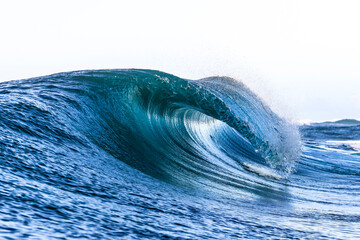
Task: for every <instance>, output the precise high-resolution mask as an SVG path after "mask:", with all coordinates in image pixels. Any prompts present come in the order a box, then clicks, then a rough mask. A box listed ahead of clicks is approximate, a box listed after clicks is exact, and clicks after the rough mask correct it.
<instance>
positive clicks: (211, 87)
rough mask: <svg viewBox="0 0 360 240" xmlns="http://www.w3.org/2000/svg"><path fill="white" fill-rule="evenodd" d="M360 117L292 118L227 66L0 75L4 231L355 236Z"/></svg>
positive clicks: (4, 234)
mask: <svg viewBox="0 0 360 240" xmlns="http://www.w3.org/2000/svg"><path fill="white" fill-rule="evenodd" d="M359 153H360V124H359V123H358V122H356V121H343V122H339V123H323V124H312V125H308V126H301V127H300V131H298V128H297V127H296V126H293V125H291V124H289V123H287V122H286V121H285V120H283V119H281V118H279V117H278V116H277V115H276V114H274V113H273V112H272V111H271V110H270V109H269V108H268V107H267V106H266V104H265V103H263V102H262V101H261V100H260V99H259V98H258V97H257V96H256V95H254V94H253V93H252V92H251V91H250V90H249V89H248V88H247V87H246V86H244V85H243V84H241V83H240V82H237V81H235V80H233V79H230V78H223V77H213V78H207V79H201V80H197V81H191V80H185V79H181V78H178V77H175V76H173V75H169V74H165V73H162V72H158V71H151V70H97V71H78V72H71V73H60V74H55V75H50V76H45V77H38V78H33V79H27V80H20V81H10V82H5V83H0V164H1V168H0V237H1V238H5V239H6V238H7V239H26V238H30V239H32V238H35V239H36V238H45V239H47V238H49V239H62V238H66V239H71V238H80V239H81V238H91V239H162V238H170V239H239V238H243V239H287V238H291V239H357V238H360V154H359Z"/></svg>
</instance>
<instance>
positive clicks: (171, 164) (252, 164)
mask: <svg viewBox="0 0 360 240" xmlns="http://www.w3.org/2000/svg"><path fill="white" fill-rule="evenodd" d="M27 85H31V94H32V96H34V95H36V100H37V101H36V102H33V103H32V105H35V106H32V107H35V108H36V111H38V112H40V113H41V112H46V113H49V114H50V115H52V118H53V119H57V120H56V122H57V125H56V126H53V127H49V124H51V123H52V121H49V122H48V123H43V124H44V125H45V126H48V127H49V129H48V131H49V132H48V133H46V132H44V133H43V135H49V134H50V131H54V129H57V128H59V125H58V123H59V122H61V123H62V124H61V125H64V126H67V127H69V126H71V127H72V129H73V130H68V132H69V133H68V134H69V135H71V136H68V138H69V139H73V138H74V137H73V135H74V132H77V135H78V136H80V137H79V138H83V137H84V136H85V137H86V138H88V139H90V140H91V141H92V142H95V143H96V144H97V145H98V146H100V147H101V148H102V149H105V150H106V151H107V152H108V153H110V154H111V155H113V156H115V157H116V158H118V159H120V160H121V161H123V162H125V163H127V164H128V165H130V166H132V167H134V168H136V169H139V170H141V171H142V172H144V173H146V174H148V175H151V176H153V177H156V178H158V179H161V180H163V181H167V182H170V183H173V184H180V185H185V186H190V187H191V186H197V185H199V184H200V185H206V186H211V187H213V188H216V189H221V190H224V189H226V188H228V187H229V186H231V187H235V188H238V189H245V190H246V191H247V192H249V191H250V192H251V191H254V192H258V190H259V187H260V188H262V189H263V188H264V187H265V188H268V187H270V186H269V184H270V183H269V182H268V181H267V178H281V177H284V176H287V175H288V174H289V173H290V172H291V170H292V168H293V166H294V162H295V161H296V160H297V159H298V157H299V154H300V140H299V134H298V132H297V129H296V128H295V127H293V126H292V125H290V124H289V123H287V122H286V121H284V120H283V119H281V118H279V117H278V116H277V115H276V114H274V113H273V112H272V111H271V110H270V108H269V107H267V106H266V105H265V104H264V103H263V102H262V101H261V100H260V99H259V98H258V97H257V96H256V95H255V94H254V93H252V92H251V91H250V90H249V89H248V88H247V87H246V86H244V85H243V84H242V83H240V82H238V81H235V80H233V79H231V78H227V77H211V78H205V79H201V80H197V81H192V80H185V79H181V78H178V77H175V76H173V75H170V74H166V73H163V72H159V71H153V70H97V71H77V72H70V73H60V74H55V75H50V76H46V77H40V78H34V79H29V80H24V81H23V82H22V83H21V86H22V87H23V88H25V87H26V86H27ZM38 127H41V126H38ZM41 128H44V127H41ZM24 131H29V130H24ZM36 134H39V133H36ZM51 134H53V133H51ZM273 187H274V186H271V188H273ZM267 191H268V189H267Z"/></svg>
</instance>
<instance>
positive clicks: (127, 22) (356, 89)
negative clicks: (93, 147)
mask: <svg viewBox="0 0 360 240" xmlns="http://www.w3.org/2000/svg"><path fill="white" fill-rule="evenodd" d="M100 68H150V69H157V70H162V71H165V72H169V73H172V74H175V75H178V76H180V77H184V78H191V79H197V78H202V77H207V76H211V75H227V76H231V77H235V78H237V79H241V80H242V81H243V82H245V83H246V84H247V85H249V86H250V87H251V88H252V89H253V90H254V91H255V92H257V93H258V94H260V95H261V96H262V97H263V98H264V99H265V100H266V101H267V102H268V103H269V104H270V105H271V106H272V107H273V108H274V110H275V111H277V112H279V113H281V114H282V115H285V116H287V117H291V118H294V119H297V120H305V119H310V120H316V121H319V120H328V119H340V118H359V119H360V1H357V0H354V1H350V0H339V1H330V0H324V1H320V0H318V1H316V0H310V1H307V0H299V1H291V0H284V1H276V0H275V1H274V0H272V1H268V0H265V1H259V0H249V1H239V0H236V1H227V0H221V1H220V0H219V1H209V0H208V1H200V0H198V1H197V0H191V1H187V0H181V1H171V0H167V1H158V0H152V1H149V0H148V1H139V0H131V1H115V0H114V1H110V0H102V1H91V0H86V1H76V0H71V1H68V0H62V1H48V0H47V1H40V0H33V1H25V0H24V1H20V0H11V1H5V0H0V81H7V80H13V79H21V78H29V77H35V76H41V75H45V74H51V73H55V72H62V71H71V70H81V69H100Z"/></svg>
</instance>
